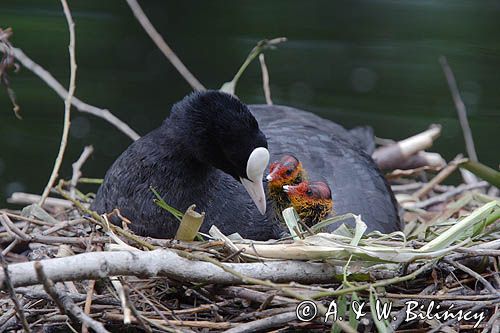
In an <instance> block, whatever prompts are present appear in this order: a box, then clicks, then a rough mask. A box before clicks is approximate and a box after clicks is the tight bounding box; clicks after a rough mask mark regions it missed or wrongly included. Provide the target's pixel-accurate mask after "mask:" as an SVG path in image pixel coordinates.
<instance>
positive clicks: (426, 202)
mask: <svg viewBox="0 0 500 333" xmlns="http://www.w3.org/2000/svg"><path fill="white" fill-rule="evenodd" d="M488 185H489V184H488V182H485V181H482V182H478V183H474V184H467V185H465V184H464V185H460V186H458V187H456V188H454V189H453V190H450V191H448V192H444V193H443V194H440V195H436V196H434V197H432V198H429V199H427V200H424V201H420V202H416V203H415V204H414V205H412V206H411V208H424V207H428V206H431V205H435V204H437V203H440V202H444V201H446V200H448V199H450V198H453V197H454V196H457V195H459V194H460V193H462V192H465V191H470V190H473V189H476V188H482V187H487V186H488ZM407 208H408V207H407Z"/></svg>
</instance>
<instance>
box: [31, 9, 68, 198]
mask: <svg viewBox="0 0 500 333" xmlns="http://www.w3.org/2000/svg"><path fill="white" fill-rule="evenodd" d="M61 3H62V6H63V10H64V15H65V16H66V21H67V22H68V29H69V46H68V48H69V58H70V77H69V89H68V95H67V96H66V99H65V100H64V126H63V133H62V136H61V144H60V146H59V152H58V153H57V158H56V161H55V162H54V168H53V169H52V173H51V175H50V177H49V181H48V183H47V185H46V186H45V189H44V190H43V193H42V197H41V198H40V202H39V203H38V204H39V205H40V206H43V203H44V201H45V199H47V197H48V196H49V191H50V189H51V188H52V185H54V182H55V181H56V179H57V176H58V175H59V168H60V167H61V164H62V160H63V157H64V151H65V150H66V144H67V141H68V134H69V126H70V118H71V113H70V111H71V100H72V99H73V95H74V94H75V89H76V86H75V83H76V55H75V22H73V18H72V17H71V11H70V9H69V7H68V4H67V2H66V1H65V0H61Z"/></svg>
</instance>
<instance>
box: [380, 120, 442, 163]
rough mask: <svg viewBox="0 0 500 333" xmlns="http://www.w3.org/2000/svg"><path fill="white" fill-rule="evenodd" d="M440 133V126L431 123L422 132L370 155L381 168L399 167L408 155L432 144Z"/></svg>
mask: <svg viewBox="0 0 500 333" xmlns="http://www.w3.org/2000/svg"><path fill="white" fill-rule="evenodd" d="M440 134H441V126H440V125H432V126H430V127H429V129H428V130H426V131H424V132H422V133H419V134H417V135H414V136H412V137H409V138H407V139H404V140H401V141H398V142H396V143H394V144H390V145H387V146H383V147H380V148H378V149H377V150H375V152H374V153H373V155H372V157H373V159H374V160H375V162H376V163H377V165H378V166H379V168H381V169H385V170H387V169H395V168H400V165H402V164H404V163H405V162H406V160H407V159H408V158H409V157H411V156H412V155H414V154H416V153H418V152H419V151H421V150H425V149H427V148H429V147H430V146H432V143H433V142H434V140H435V139H436V138H437V137H438V136H439V135H440Z"/></svg>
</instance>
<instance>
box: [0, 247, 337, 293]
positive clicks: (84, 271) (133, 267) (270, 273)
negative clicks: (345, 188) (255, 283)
mask: <svg viewBox="0 0 500 333" xmlns="http://www.w3.org/2000/svg"><path fill="white" fill-rule="evenodd" d="M40 262H41V263H43V268H44V271H45V274H46V275H47V277H48V278H49V279H51V280H53V281H54V282H59V281H70V280H71V281H74V280H97V279H101V278H103V277H107V276H113V275H124V276H141V277H152V276H167V277H171V278H173V279H176V280H180V281H190V282H206V283H219V284H235V283H241V282H243V280H244V279H243V278H241V276H245V277H248V278H253V279H262V280H272V281H276V282H286V281H295V282H298V283H328V282H331V277H332V276H333V275H335V274H339V270H338V269H337V268H336V267H334V266H331V265H329V264H324V263H311V262H302V261H294V260H288V261H281V260H280V261H270V262H265V263H243V264H235V263H223V264H221V265H223V266H224V267H225V268H227V269H229V270H231V271H233V272H237V273H238V274H241V276H235V275H234V274H232V273H228V272H226V271H225V270H224V269H222V268H220V267H218V266H216V265H214V264H212V263H209V262H205V261H198V260H189V259H185V258H182V257H180V256H179V255H178V254H176V253H175V252H174V251H172V250H168V249H158V250H153V251H144V252H143V251H134V252H130V251H117V252H90V253H83V254H78V255H75V256H71V257H63V258H54V259H46V260H42V261H40ZM8 268H9V274H10V278H11V281H12V285H13V286H14V287H21V286H29V285H34V284H38V283H39V281H38V279H37V276H36V272H35V269H34V267H33V263H32V262H25V263H18V264H12V265H9V267H8ZM0 289H2V290H4V289H6V284H5V276H4V274H3V272H0Z"/></svg>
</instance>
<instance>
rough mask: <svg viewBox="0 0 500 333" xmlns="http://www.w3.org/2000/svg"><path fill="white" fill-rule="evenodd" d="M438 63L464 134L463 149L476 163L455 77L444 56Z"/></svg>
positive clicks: (470, 133)
mask: <svg viewBox="0 0 500 333" xmlns="http://www.w3.org/2000/svg"><path fill="white" fill-rule="evenodd" d="M439 63H440V64H441V67H442V68H443V72H444V75H445V76H446V81H448V87H449V88H450V92H451V96H452V98H453V102H454V103H455V107H456V109H457V113H458V120H459V121H460V126H461V127H462V131H463V133H464V139H465V148H466V149H467V155H469V158H470V159H471V161H474V162H477V161H478V160H477V154H476V148H475V147H474V139H473V137H472V131H471V129H470V126H469V121H468V120H467V110H466V109H465V104H464V102H463V101H462V98H461V97H460V92H459V91H458V87H457V82H456V80H455V75H453V71H452V70H451V68H450V66H449V65H448V61H447V60H446V57H445V56H441V57H440V58H439Z"/></svg>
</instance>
